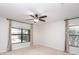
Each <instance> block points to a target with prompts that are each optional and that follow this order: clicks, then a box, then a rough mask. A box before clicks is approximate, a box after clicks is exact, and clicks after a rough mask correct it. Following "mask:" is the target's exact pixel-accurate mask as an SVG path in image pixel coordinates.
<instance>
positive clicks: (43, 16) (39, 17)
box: [39, 15, 47, 18]
mask: <svg viewBox="0 0 79 59" xmlns="http://www.w3.org/2000/svg"><path fill="white" fill-rule="evenodd" d="M46 17H47V16H46V15H45V16H41V17H39V18H46Z"/></svg>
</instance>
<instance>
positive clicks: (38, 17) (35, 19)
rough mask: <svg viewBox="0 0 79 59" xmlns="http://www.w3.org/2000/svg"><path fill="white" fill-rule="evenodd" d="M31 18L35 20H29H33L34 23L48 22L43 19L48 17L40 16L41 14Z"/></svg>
mask: <svg viewBox="0 0 79 59" xmlns="http://www.w3.org/2000/svg"><path fill="white" fill-rule="evenodd" d="M29 16H30V17H32V18H33V19H28V20H33V21H34V23H37V22H38V21H42V22H46V20H43V18H46V17H47V16H46V15H43V16H40V15H39V14H33V15H29Z"/></svg>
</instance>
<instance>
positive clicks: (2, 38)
mask: <svg viewBox="0 0 79 59" xmlns="http://www.w3.org/2000/svg"><path fill="white" fill-rule="evenodd" d="M7 42H8V21H7V20H6V19H5V18H2V17H0V52H4V51H6V49H7Z"/></svg>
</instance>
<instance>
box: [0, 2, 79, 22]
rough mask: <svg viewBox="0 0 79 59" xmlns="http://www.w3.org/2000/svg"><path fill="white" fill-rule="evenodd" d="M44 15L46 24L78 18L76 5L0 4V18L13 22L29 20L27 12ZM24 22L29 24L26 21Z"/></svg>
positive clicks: (78, 5)
mask: <svg viewBox="0 0 79 59" xmlns="http://www.w3.org/2000/svg"><path fill="white" fill-rule="evenodd" d="M30 11H33V12H35V13H41V14H46V15H47V16H48V17H47V18H45V20H47V22H51V21H55V20H64V19H67V18H71V17H78V16H79V4H78V3H70V4H68V3H64V4H63V3H39V4H34V3H28V4H24V3H23V4H22V3H17V4H16V3H0V16H1V17H6V18H11V19H15V20H21V21H26V20H25V19H29V18H30V17H29V16H28V15H29V12H30ZM26 22H29V21H28V20H27V21H26Z"/></svg>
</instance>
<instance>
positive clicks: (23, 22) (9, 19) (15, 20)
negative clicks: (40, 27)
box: [7, 18, 31, 25]
mask: <svg viewBox="0 0 79 59" xmlns="http://www.w3.org/2000/svg"><path fill="white" fill-rule="evenodd" d="M7 20H11V21H15V22H19V23H25V24H30V25H31V23H26V22H22V21H17V20H13V19H9V18H7Z"/></svg>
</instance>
